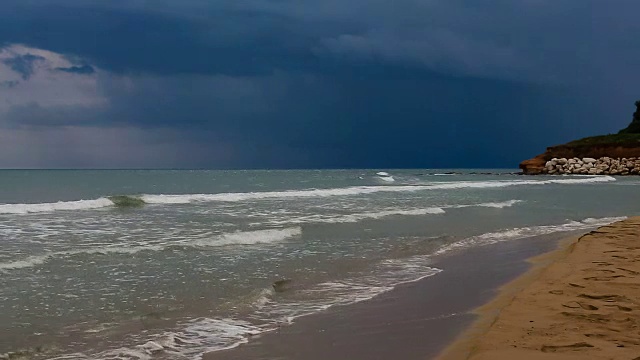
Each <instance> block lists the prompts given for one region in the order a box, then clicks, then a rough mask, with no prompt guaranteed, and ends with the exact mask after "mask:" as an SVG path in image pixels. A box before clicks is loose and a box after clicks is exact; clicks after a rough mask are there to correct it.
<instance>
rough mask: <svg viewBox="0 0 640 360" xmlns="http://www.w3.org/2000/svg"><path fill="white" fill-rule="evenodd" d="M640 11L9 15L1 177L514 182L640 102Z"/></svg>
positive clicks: (297, 3)
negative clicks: (166, 171) (321, 176)
mask: <svg viewBox="0 0 640 360" xmlns="http://www.w3.org/2000/svg"><path fill="white" fill-rule="evenodd" d="M638 14H640V2H639V1H637V0H615V1H611V0H562V1H558V0H520V1H512V0H492V1H479V0H394V1H388V0H348V1H345V0H313V1H312V0H153V1H152V0H104V1H95V0H2V1H1V2H0V168H208V169H238V168H241V169H244V168H283V169H289V168H469V167H473V168H488V167H492V168H498V167H499V168H517V165H518V163H519V162H520V161H522V160H524V159H527V158H530V157H533V156H535V155H537V154H539V153H541V152H543V151H544V149H545V148H546V147H547V146H551V145H555V144H560V143H564V142H567V141H570V140H574V139H577V138H581V137H586V136H591V135H597V134H606V133H615V132H617V131H618V130H620V129H621V128H624V127H625V126H626V125H627V124H628V123H629V122H630V121H631V118H632V113H633V111H634V105H633V103H634V101H635V100H638V99H640V87H639V86H638V83H639V79H640V78H639V75H640V43H639V42H638V39H637V34H639V33H640V22H638V21H637V19H638Z"/></svg>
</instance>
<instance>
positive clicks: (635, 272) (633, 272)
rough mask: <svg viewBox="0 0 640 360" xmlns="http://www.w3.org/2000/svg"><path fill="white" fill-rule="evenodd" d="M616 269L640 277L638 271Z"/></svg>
mask: <svg viewBox="0 0 640 360" xmlns="http://www.w3.org/2000/svg"><path fill="white" fill-rule="evenodd" d="M616 269H618V270H622V271H625V272H627V273H629V274H631V275H640V272H637V271H633V270H629V269H625V268H616Z"/></svg>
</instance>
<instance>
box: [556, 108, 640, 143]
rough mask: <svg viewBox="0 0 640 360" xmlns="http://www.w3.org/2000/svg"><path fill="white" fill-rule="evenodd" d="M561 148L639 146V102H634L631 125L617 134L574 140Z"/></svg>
mask: <svg viewBox="0 0 640 360" xmlns="http://www.w3.org/2000/svg"><path fill="white" fill-rule="evenodd" d="M562 146H566V147H571V148H583V147H590V146H620V147H638V146H640V100H638V101H636V111H635V112H634V113H633V119H632V120H631V124H629V126H627V127H626V128H625V129H622V130H620V132H618V133H617V134H609V135H600V136H591V137H588V138H584V139H580V140H574V141H572V142H570V143H567V144H565V145H562Z"/></svg>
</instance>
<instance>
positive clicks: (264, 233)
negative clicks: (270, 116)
mask: <svg viewBox="0 0 640 360" xmlns="http://www.w3.org/2000/svg"><path fill="white" fill-rule="evenodd" d="M301 234H302V229H301V228H300V227H292V228H286V229H267V230H256V231H238V232H233V233H225V234H220V235H214V236H210V237H207V238H205V239H189V240H186V241H177V242H173V243H165V244H153V245H143V246H131V247H122V246H104V247H94V248H87V249H78V250H69V251H56V252H51V253H48V254H42V255H33V256H29V257H27V258H25V259H21V260H15V261H11V262H5V263H0V271H8V270H18V269H24V268H30V267H34V266H38V265H42V264H44V263H46V262H48V261H50V260H52V259H55V258H60V257H69V256H75V255H84V254H87V255H91V254H114V253H116V254H117V253H120V254H134V253H137V252H141V251H162V250H164V249H166V248H168V247H171V246H176V245H177V246H185V247H200V248H206V247H221V246H232V245H245V246H246V245H256V244H272V243H277V242H280V241H284V240H287V239H289V238H292V237H296V236H300V235H301Z"/></svg>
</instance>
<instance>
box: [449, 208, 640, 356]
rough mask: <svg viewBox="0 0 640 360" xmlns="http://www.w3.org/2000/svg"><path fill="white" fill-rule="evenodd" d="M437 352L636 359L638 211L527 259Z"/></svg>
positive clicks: (639, 338)
mask: <svg viewBox="0 0 640 360" xmlns="http://www.w3.org/2000/svg"><path fill="white" fill-rule="evenodd" d="M534 264H536V265H537V266H534V268H533V269H532V270H531V271H529V272H528V273H527V274H525V275H524V276H522V277H521V278H519V279H517V280H515V281H514V282H512V283H510V284H508V285H507V286H505V287H503V289H502V290H501V294H500V295H499V296H498V297H497V298H496V299H494V300H493V301H492V302H491V303H490V304H488V305H486V306H484V307H482V308H481V309H480V310H479V314H480V315H481V316H480V320H478V321H477V322H476V324H475V325H474V326H472V328H471V329H470V330H468V331H467V332H466V333H464V334H463V335H462V336H461V337H460V338H459V340H458V341H456V342H455V343H454V344H453V345H452V346H451V347H449V348H448V349H447V350H446V351H445V352H444V353H443V354H442V355H441V356H440V359H443V360H445V359H446V360H460V359H472V360H512V359H514V360H537V359H540V360H546V359H549V360H553V359H616V360H617V359H620V360H632V359H635V360H640V217H636V218H630V219H628V220H625V221H621V222H618V223H615V224H612V225H608V226H604V227H601V228H599V229H598V230H596V231H593V232H591V233H589V234H586V235H584V236H582V237H580V238H578V239H573V240H572V241H571V242H569V243H568V244H566V243H565V245H564V246H562V247H561V249H560V250H558V251H556V252H554V253H551V254H549V255H545V256H542V257H539V258H537V259H534Z"/></svg>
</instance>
